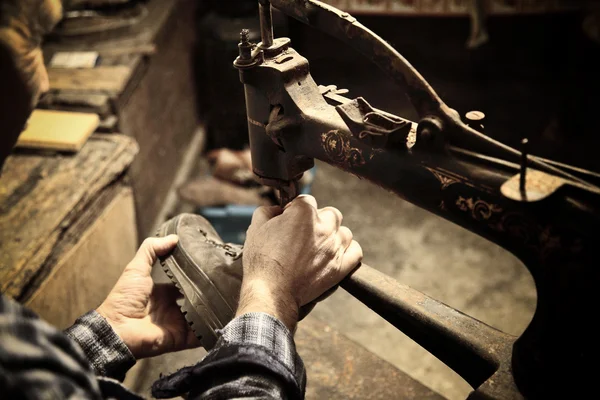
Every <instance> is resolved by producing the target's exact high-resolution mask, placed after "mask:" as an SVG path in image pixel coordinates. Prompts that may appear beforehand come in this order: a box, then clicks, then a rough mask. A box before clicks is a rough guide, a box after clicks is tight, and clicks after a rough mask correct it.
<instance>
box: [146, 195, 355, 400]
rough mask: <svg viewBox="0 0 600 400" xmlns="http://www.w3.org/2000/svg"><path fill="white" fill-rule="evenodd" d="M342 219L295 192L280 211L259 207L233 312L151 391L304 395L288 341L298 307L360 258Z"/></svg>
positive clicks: (195, 395)
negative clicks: (199, 351) (190, 359)
mask: <svg viewBox="0 0 600 400" xmlns="http://www.w3.org/2000/svg"><path fill="white" fill-rule="evenodd" d="M341 223H342V215H341V213H340V212H339V211H338V210H337V209H335V208H332V207H326V208H323V209H320V210H319V209H317V203H316V200H315V199H314V197H312V196H302V197H299V198H298V199H296V200H294V201H293V202H292V203H290V204H289V205H288V206H287V207H286V208H285V210H282V209H281V208H279V207H260V208H259V209H257V210H256V211H255V213H254V215H253V218H252V224H251V226H250V228H249V229H248V234H247V240H246V245H245V247H244V255H243V257H244V258H243V261H244V278H243V283H242V290H241V294H240V303H239V306H238V310H237V314H236V315H237V317H236V318H235V319H234V320H233V321H231V322H230V323H229V324H228V325H227V326H226V327H225V328H224V329H223V330H222V332H221V337H220V338H219V340H218V341H217V344H216V346H215V348H214V349H213V350H212V351H211V352H210V353H209V354H208V355H207V356H206V358H205V359H204V360H202V361H201V362H200V363H199V364H197V365H196V366H193V367H187V368H184V369H182V370H180V371H178V372H177V373H175V374H173V375H171V376H169V377H166V378H163V379H161V380H159V381H158V382H156V383H155V384H154V386H153V395H154V396H155V397H158V398H167V397H174V396H177V395H181V394H183V393H190V398H191V399H227V398H246V397H247V398H260V399H281V398H289V399H301V398H303V397H304V390H305V385H306V373H305V370H304V365H303V363H302V360H301V359H300V357H299V356H298V354H297V353H296V348H295V344H294V340H293V332H294V331H295V329H296V324H297V321H298V312H299V309H300V307H301V306H303V305H305V304H308V303H310V302H311V301H314V300H316V299H318V298H319V297H320V296H321V295H322V294H323V293H325V292H327V291H328V290H329V289H331V288H332V287H334V286H335V285H336V284H338V283H339V282H340V281H341V280H342V279H343V278H344V277H345V276H346V275H347V274H348V273H349V272H350V271H352V270H353V269H354V268H355V267H356V266H357V265H358V264H359V263H360V261H361V259H362V250H361V248H360V246H359V245H358V243H357V242H355V241H354V240H352V239H353V238H352V233H351V232H350V230H349V229H348V228H346V227H344V226H341Z"/></svg>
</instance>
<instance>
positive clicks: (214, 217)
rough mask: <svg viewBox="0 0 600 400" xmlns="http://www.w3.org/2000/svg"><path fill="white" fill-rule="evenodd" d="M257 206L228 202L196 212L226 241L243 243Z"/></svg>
mask: <svg viewBox="0 0 600 400" xmlns="http://www.w3.org/2000/svg"><path fill="white" fill-rule="evenodd" d="M315 168H316V167H313V168H312V169H311V171H312V172H313V182H314V179H315V178H316V170H315ZM311 189H312V182H311V184H309V185H306V186H304V187H302V188H300V192H301V193H302V194H310V193H311ZM257 208H258V207H257V206H243V205H238V204H228V205H225V206H222V207H202V208H199V209H198V210H196V214H199V215H202V216H203V217H204V218H206V219H207V220H208V221H209V222H210V223H211V224H212V225H213V226H214V228H215V230H216V231H217V233H218V234H219V235H220V236H221V238H222V239H223V241H224V242H225V243H238V244H242V243H244V242H245V241H246V231H247V230H248V227H249V226H250V222H251V221H252V214H253V213H254V210H256V209H257Z"/></svg>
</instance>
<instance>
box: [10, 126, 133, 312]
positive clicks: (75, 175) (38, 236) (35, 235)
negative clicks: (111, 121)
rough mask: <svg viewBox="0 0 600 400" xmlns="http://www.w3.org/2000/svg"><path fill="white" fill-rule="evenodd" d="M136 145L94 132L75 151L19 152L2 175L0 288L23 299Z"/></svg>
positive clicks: (129, 159) (121, 170) (123, 138)
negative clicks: (55, 152)
mask: <svg viewBox="0 0 600 400" xmlns="http://www.w3.org/2000/svg"><path fill="white" fill-rule="evenodd" d="M136 153H137V144H136V142H135V141H134V140H132V139H131V138H128V137H126V136H123V135H114V134H111V135H99V134H95V135H92V137H91V138H90V139H89V140H88V142H87V143H86V144H85V146H83V148H82V149H81V151H79V152H78V153H77V154H74V155H60V154H46V155H43V154H41V153H27V152H17V153H15V154H14V155H12V156H11V157H9V158H8V160H7V161H6V164H5V166H4V169H3V171H2V179H0V291H1V292H2V293H5V294H7V295H8V296H11V297H14V298H17V299H20V300H23V299H22V295H23V294H24V293H25V291H26V289H27V286H28V285H29V284H30V283H31V282H32V279H33V278H35V277H36V275H38V274H41V273H42V271H40V269H41V267H42V265H43V264H44V262H45V261H46V259H47V258H48V256H49V255H50V254H51V252H52V249H53V248H54V247H55V245H56V244H57V243H58V242H59V241H60V240H61V237H62V236H63V234H64V232H65V231H66V230H67V229H68V228H69V226H70V225H71V224H72V223H73V222H74V221H76V220H77V219H78V218H79V216H80V215H81V214H82V212H83V211H84V210H85V209H86V207H87V206H88V205H89V204H90V203H91V202H92V200H93V199H94V198H95V197H96V196H97V195H98V193H100V192H101V191H102V190H103V189H104V188H105V187H107V186H108V185H109V184H110V183H111V182H114V181H115V180H116V179H117V178H119V177H120V176H122V175H123V173H124V171H125V170H126V169H127V167H128V166H129V165H130V164H131V163H132V161H133V159H134V156H135V154H136Z"/></svg>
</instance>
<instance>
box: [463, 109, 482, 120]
mask: <svg viewBox="0 0 600 400" xmlns="http://www.w3.org/2000/svg"><path fill="white" fill-rule="evenodd" d="M465 117H466V118H467V119H468V120H469V121H473V122H477V121H483V120H484V119H485V114H484V113H482V112H481V111H476V110H473V111H469V112H468V113H466V114H465Z"/></svg>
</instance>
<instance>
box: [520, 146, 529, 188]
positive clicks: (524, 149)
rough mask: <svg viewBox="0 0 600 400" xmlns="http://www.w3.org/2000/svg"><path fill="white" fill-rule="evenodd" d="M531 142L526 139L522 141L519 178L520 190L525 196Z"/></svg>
mask: <svg viewBox="0 0 600 400" xmlns="http://www.w3.org/2000/svg"><path fill="white" fill-rule="evenodd" d="M528 144H529V140H527V138H524V139H522V140H521V175H520V177H519V190H520V191H521V193H522V194H525V193H526V192H525V179H526V175H527V153H528V152H529V146H528Z"/></svg>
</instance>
